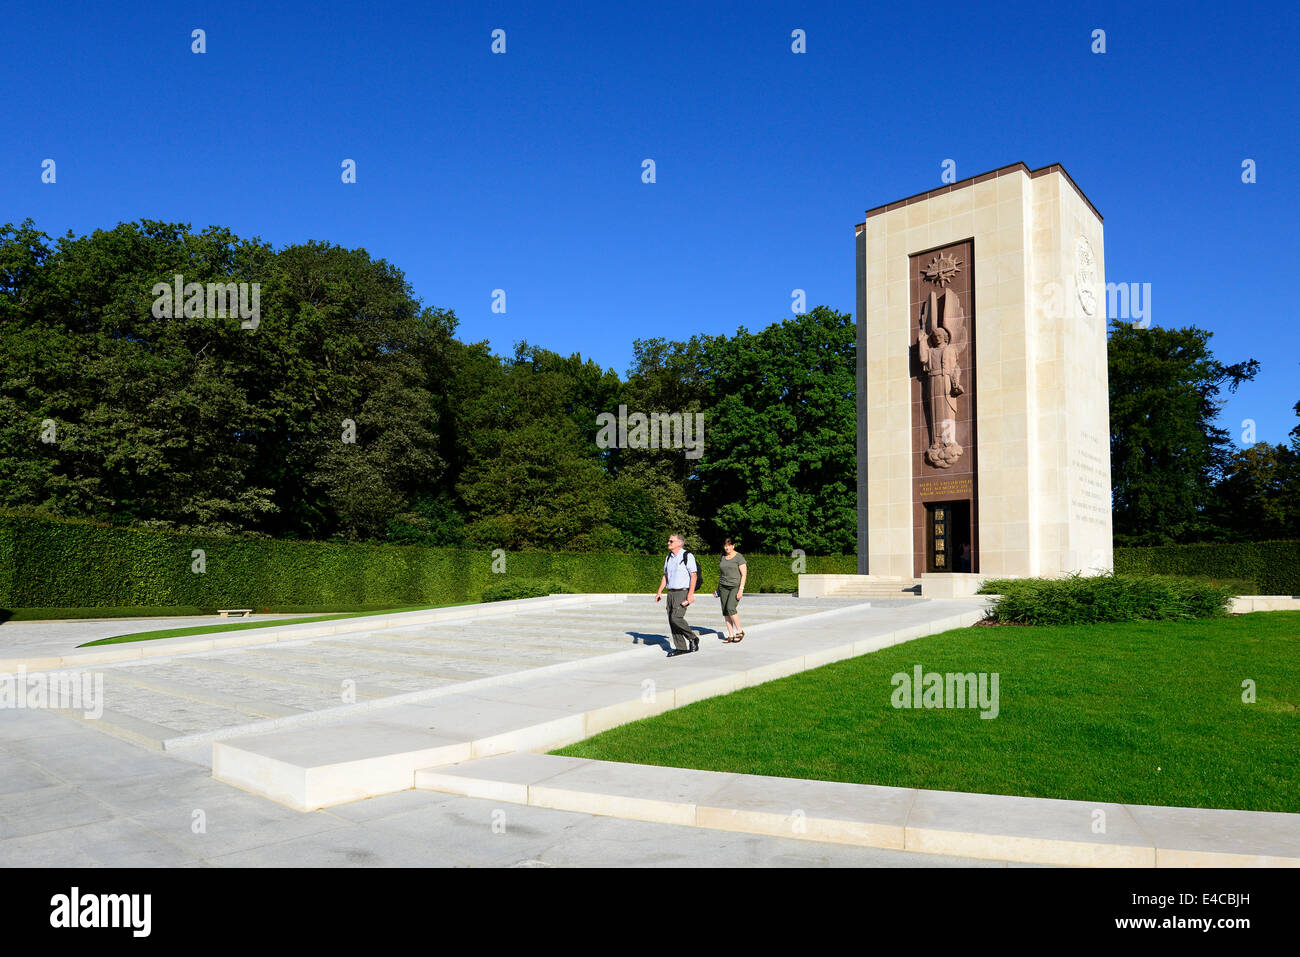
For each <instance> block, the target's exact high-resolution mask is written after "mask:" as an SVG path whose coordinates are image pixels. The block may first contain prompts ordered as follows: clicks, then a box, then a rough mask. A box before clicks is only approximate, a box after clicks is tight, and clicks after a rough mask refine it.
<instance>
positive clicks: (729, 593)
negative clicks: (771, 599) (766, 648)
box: [714, 538, 749, 644]
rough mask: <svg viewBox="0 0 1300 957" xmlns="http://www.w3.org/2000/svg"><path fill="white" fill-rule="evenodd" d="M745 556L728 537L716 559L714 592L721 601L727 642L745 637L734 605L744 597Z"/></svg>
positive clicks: (746, 573)
mask: <svg viewBox="0 0 1300 957" xmlns="http://www.w3.org/2000/svg"><path fill="white" fill-rule="evenodd" d="M748 573H749V570H748V569H747V568H746V567H745V556H744V555H742V554H740V552H738V551H736V543H735V542H734V541H732V540H731V539H730V538H728V539H727V540H726V541H724V542H723V543H722V556H721V557H720V558H719V559H718V590H717V591H716V592H714V594H715V595H717V596H718V598H719V600H720V601H721V602H722V620H723V621H725V622H726V623H727V639H726V640H727V644H733V643H735V642H737V641H741V640H743V639H744V637H745V633H744V631H742V630H741V628H740V615H738V614H737V613H736V606H737V603H738V602H739V601H740V599H742V598H744V597H745V577H746V576H747V575H748Z"/></svg>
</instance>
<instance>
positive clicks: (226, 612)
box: [217, 608, 253, 618]
mask: <svg viewBox="0 0 1300 957" xmlns="http://www.w3.org/2000/svg"><path fill="white" fill-rule="evenodd" d="M252 613H253V609H251V608H218V609H217V614H218V615H220V616H221V617H222V618H228V617H229V616H231V615H241V616H243V617H244V618H247V617H248V616H249V615H251V614H252Z"/></svg>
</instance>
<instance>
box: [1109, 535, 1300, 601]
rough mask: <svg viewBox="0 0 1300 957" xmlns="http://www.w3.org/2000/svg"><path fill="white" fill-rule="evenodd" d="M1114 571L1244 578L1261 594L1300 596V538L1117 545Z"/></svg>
mask: <svg viewBox="0 0 1300 957" xmlns="http://www.w3.org/2000/svg"><path fill="white" fill-rule="evenodd" d="M1115 573H1116V574H1118V575H1178V576H1182V577H1186V578H1204V579H1211V580H1217V581H1239V580H1242V579H1244V580H1246V581H1249V582H1254V584H1255V592H1254V593H1255V594H1258V595H1300V541H1293V542H1233V543H1225V544H1213V545H1158V546H1155V547H1152V548H1116V549H1115Z"/></svg>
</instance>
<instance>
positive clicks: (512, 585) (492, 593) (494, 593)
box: [482, 578, 573, 601]
mask: <svg viewBox="0 0 1300 957" xmlns="http://www.w3.org/2000/svg"><path fill="white" fill-rule="evenodd" d="M571 594H573V589H572V588H569V587H568V586H567V585H565V584H564V583H563V582H557V581H550V580H549V579H539V578H507V579H505V580H504V581H499V582H497V583H496V584H495V585H492V586H491V587H490V588H488V590H487V591H485V592H484V593H483V598H482V600H483V601H514V600H515V599H516V598H544V597H546V596H547V595H571Z"/></svg>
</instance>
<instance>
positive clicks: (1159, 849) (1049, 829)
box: [415, 753, 1300, 867]
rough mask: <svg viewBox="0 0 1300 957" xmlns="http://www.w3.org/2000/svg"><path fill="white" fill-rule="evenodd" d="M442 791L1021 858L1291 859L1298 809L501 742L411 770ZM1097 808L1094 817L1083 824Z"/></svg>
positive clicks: (1299, 857)
mask: <svg viewBox="0 0 1300 957" xmlns="http://www.w3.org/2000/svg"><path fill="white" fill-rule="evenodd" d="M415 786H416V787H417V788H422V789H425V790H430V791H437V792H439V793H442V794H455V795H460V796H464V797H473V798H479V799H485V800H491V801H501V802H509V803H514V804H527V805H531V806H533V807H544V808H551V809H553V810H561V811H574V812H578V813H583V814H600V815H607V816H610V817H618V818H625V819H630V820H636V821H654V822H656V823H664V824H677V825H683V826H687V827H705V828H712V829H715V830H723V831H735V832H740V833H744V834H762V835H768V836H772V837H793V838H800V839H803V840H810V841H824V842H828V843H835V844H854V845H858V846H862V847H880V848H892V849H894V850H909V851H918V852H921V853H927V854H943V855H954V856H962V857H972V858H992V859H995V860H1005V861H1016V862H1019V863H1027V864H1047V865H1058V866H1067V867H1068V866H1073V867H1079V866H1082V867H1250V866H1253V867H1261V866H1262V867H1300V814H1287V813H1280V812H1272V811H1230V810H1215V809H1204V808H1183V807H1153V806H1149V805H1124V804H1113V803H1105V802H1100V801H1068V800H1060V799H1054V798H1026V797H1016V796H1012V795H1001V794H976V793H966V792H959V791H931V790H925V789H921V788H899V787H885V786H881V785H871V784H850V783H844V782H837V781H817V780H806V779H803V778H778V777H767V776H762V775H754V774H736V773H730V772H720V771H699V770H693V769H688V768H674V767H660V766H652V765H639V764H623V763H617V762H612V761H593V760H589V759H585V758H573V757H566V756H561V755H549V754H525V753H518V754H508V755H501V756H496V757H487V758H482V759H478V760H470V761H468V762H464V763H458V764H454V765H450V766H443V767H429V768H423V769H421V770H419V771H417V772H416V773H415ZM1098 811H1102V812H1104V814H1105V820H1106V823H1107V827H1106V828H1105V830H1104V832H1102V833H1097V831H1096V829H1095V828H1094V827H1093V826H1092V825H1093V824H1094V822H1095V820H1096V816H1097V813H1098Z"/></svg>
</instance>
